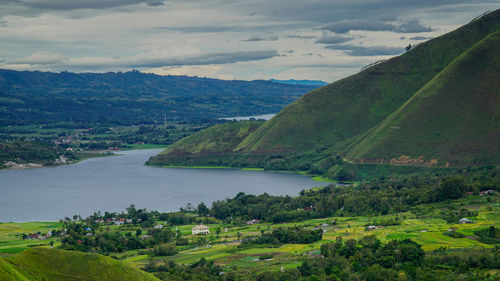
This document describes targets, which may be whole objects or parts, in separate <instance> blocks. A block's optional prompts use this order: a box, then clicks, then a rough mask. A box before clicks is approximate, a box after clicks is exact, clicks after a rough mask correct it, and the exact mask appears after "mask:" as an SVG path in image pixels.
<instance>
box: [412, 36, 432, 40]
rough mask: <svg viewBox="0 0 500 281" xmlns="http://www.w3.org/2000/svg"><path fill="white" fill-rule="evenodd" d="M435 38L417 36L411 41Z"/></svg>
mask: <svg viewBox="0 0 500 281" xmlns="http://www.w3.org/2000/svg"><path fill="white" fill-rule="evenodd" d="M432 38H433V37H425V36H415V37H411V38H410V39H411V40H429V39H432Z"/></svg>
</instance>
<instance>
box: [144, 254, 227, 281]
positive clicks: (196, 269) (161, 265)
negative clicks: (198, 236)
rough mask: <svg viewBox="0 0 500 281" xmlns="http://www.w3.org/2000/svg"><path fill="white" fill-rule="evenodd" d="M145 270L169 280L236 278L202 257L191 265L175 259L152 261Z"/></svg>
mask: <svg viewBox="0 0 500 281" xmlns="http://www.w3.org/2000/svg"><path fill="white" fill-rule="evenodd" d="M143 269H144V270H145V271H147V272H150V273H153V274H154V275H155V276H156V277H158V278H159V279H161V280H169V281H204V280H206V281H209V280H236V279H231V278H232V277H236V275H235V274H231V277H230V278H229V279H228V278H227V276H224V275H221V272H223V269H222V267H220V266H218V265H216V264H214V262H213V261H207V260H206V259H205V258H201V259H199V260H198V261H196V262H194V263H193V264H191V265H178V264H176V263H175V262H173V261H164V262H159V261H154V260H152V261H150V262H149V263H147V264H146V266H145V267H144V268H143Z"/></svg>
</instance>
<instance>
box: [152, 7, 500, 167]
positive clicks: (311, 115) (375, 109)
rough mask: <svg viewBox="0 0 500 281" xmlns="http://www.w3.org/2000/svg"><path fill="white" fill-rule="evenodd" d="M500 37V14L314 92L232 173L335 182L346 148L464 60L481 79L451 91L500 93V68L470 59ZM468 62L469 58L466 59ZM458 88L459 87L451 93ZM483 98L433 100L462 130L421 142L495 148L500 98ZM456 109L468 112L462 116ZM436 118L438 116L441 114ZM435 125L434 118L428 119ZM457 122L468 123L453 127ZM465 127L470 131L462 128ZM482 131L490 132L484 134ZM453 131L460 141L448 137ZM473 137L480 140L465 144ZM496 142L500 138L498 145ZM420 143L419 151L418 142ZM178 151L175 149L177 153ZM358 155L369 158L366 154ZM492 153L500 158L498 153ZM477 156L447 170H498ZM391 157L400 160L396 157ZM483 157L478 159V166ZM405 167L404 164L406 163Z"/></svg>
mask: <svg viewBox="0 0 500 281" xmlns="http://www.w3.org/2000/svg"><path fill="white" fill-rule="evenodd" d="M499 30H500V10H497V11H494V12H491V13H489V14H486V15H484V16H483V17H481V18H478V19H476V20H474V21H472V22H470V23H469V24H467V25H464V26H463V27H461V28H459V29H457V30H455V31H453V32H450V33H448V34H445V35H443V36H440V37H437V38H435V39H432V40H429V41H427V42H425V43H423V44H420V45H419V46H417V47H415V48H414V49H412V50H410V51H408V52H406V53H405V54H403V55H401V56H398V57H395V58H392V59H390V60H387V61H384V62H381V63H378V64H375V65H374V66H371V67H369V68H366V69H365V70H363V71H361V72H359V73H357V74H355V75H352V76H350V77H347V78H344V79H342V80H339V81H337V82H334V83H332V84H330V85H328V86H324V87H322V88H319V89H316V90H313V91H312V92H309V93H308V94H306V95H304V96H303V97H301V98H300V99H298V100H297V101H295V102H293V103H292V104H290V105H289V106H287V107H286V108H285V109H283V110H282V111H281V112H279V113H278V114H277V115H275V116H274V117H273V118H272V119H270V120H269V121H267V122H265V123H264V124H263V125H262V126H260V127H259V128H258V129H257V130H255V132H253V133H251V134H249V135H248V137H246V138H245V139H243V140H242V141H241V142H240V143H239V144H237V145H236V146H234V147H233V149H232V152H234V153H235V155H239V156H234V157H233V161H232V165H235V166H257V167H262V168H268V169H274V170H280V169H281V170H305V171H309V172H311V173H315V174H329V175H330V176H332V175H334V174H336V173H337V172H336V171H332V167H335V166H336V165H338V164H340V163H342V160H341V156H345V154H346V153H347V154H349V151H348V150H347V149H346V148H351V147H353V143H359V141H360V139H362V138H363V137H364V136H365V135H366V134H367V132H369V131H373V130H375V129H372V128H374V127H376V126H377V125H378V124H379V123H381V122H383V121H384V120H386V119H387V118H388V117H389V116H391V114H393V113H395V112H397V111H399V110H400V108H401V107H402V106H403V107H404V106H407V103H408V101H409V100H410V99H411V98H412V97H413V96H414V95H415V93H417V92H419V91H424V89H423V88H424V87H430V86H429V85H431V84H432V85H435V86H437V85H438V84H440V85H441V84H443V83H444V81H441V80H443V79H442V78H438V77H442V73H443V72H449V71H450V70H446V71H445V69H447V68H452V65H455V64H456V62H457V61H458V60H459V61H461V66H460V69H459V70H460V71H464V70H465V69H467V68H469V69H470V71H471V72H475V73H472V75H471V76H468V77H465V78H466V79H464V77H458V78H453V79H454V80H453V81H452V80H449V81H448V82H447V83H446V88H447V90H449V91H452V90H454V89H458V88H460V89H462V88H463V89H464V90H463V91H462V92H463V93H465V92H466V90H465V89H468V90H474V91H476V93H482V91H486V90H487V89H488V87H497V88H498V79H495V77H498V63H497V62H496V61H490V62H489V64H488V65H483V63H484V62H485V61H486V60H487V59H484V58H474V57H475V56H478V55H481V52H475V53H469V55H467V53H468V51H469V50H470V49H471V48H473V47H474V46H475V45H477V44H479V42H483V41H482V40H483V39H485V38H487V37H488V36H490V35H492V34H494V33H495V32H497V31H499ZM489 40H491V39H489ZM488 42H489V41H488ZM498 50H499V49H498V48H496V49H491V50H490V53H491V54H489V55H493V54H494V55H495V56H497V55H498ZM464 56H468V57H470V58H469V59H464V58H463V57H464ZM455 68H457V66H455ZM457 71H458V70H457ZM440 74H441V76H440ZM451 75H455V74H451ZM462 75H466V73H462ZM495 75H496V76H495ZM483 80H484V85H482V86H480V87H479V88H478V87H476V86H475V85H476V84H478V83H483ZM437 81H441V82H439V83H438V82H437ZM454 82H460V83H457V84H456V85H452V84H453V83H454ZM430 83H431V84H430ZM426 85H427V86H426ZM435 86H433V87H435ZM481 95H482V94H481ZM484 95H485V96H484V98H488V99H490V100H486V101H485V100H482V99H481V97H479V98H477V97H472V96H464V99H462V100H461V101H458V100H455V97H453V96H452V95H446V96H441V95H440V96H434V95H433V96H432V97H431V98H430V99H436V100H435V101H433V104H436V105H437V104H441V105H442V106H441V108H442V109H440V111H441V112H442V113H441V114H440V115H439V116H435V118H445V119H446V121H443V122H442V125H447V124H448V125H450V126H451V127H453V128H455V129H453V128H450V129H449V130H447V131H444V130H441V131H442V132H441V136H440V137H439V138H436V137H435V136H434V137H433V138H431V139H429V140H425V139H424V138H425V137H428V136H429V135H428V134H427V135H423V136H422V137H421V140H422V141H428V142H429V143H432V142H437V143H440V142H446V143H456V144H458V146H457V147H456V148H455V150H461V149H462V146H461V144H462V143H463V142H466V143H467V142H472V143H474V142H475V141H476V139H479V138H481V139H482V140H487V139H490V144H491V143H493V141H494V140H497V139H498V138H497V137H498V122H499V120H498V117H496V116H498V103H497V99H498V91H490V92H489V93H488V94H484ZM448 99H449V100H448ZM491 99H493V100H491ZM460 103H462V106H461V105H460ZM485 105H488V106H489V107H488V109H487V110H485V111H483V110H480V108H481V107H482V106H485ZM456 106H459V108H460V107H463V108H461V109H458V110H457V108H456ZM495 107H496V108H495ZM434 110H438V109H437V108H434ZM458 111H463V112H464V113H465V112H467V114H478V115H479V116H475V117H473V120H474V121H467V120H466V119H467V118H469V116H466V115H463V114H462V115H461V114H459V113H458ZM493 112H496V113H495V114H494V115H493V116H491V114H490V113H493ZM418 117H419V116H418V115H408V118H409V119H408V120H410V119H411V118H418ZM429 118H432V117H430V116H429V117H428V119H429ZM456 118H459V120H462V121H457V120H454V119H456ZM464 120H465V121H464ZM408 122H410V121H408ZM474 122H476V123H475V129H474V130H469V129H470V126H471V125H472V124H474ZM406 125H407V126H406V128H405V130H406V131H407V132H412V131H415V132H417V131H418V130H419V128H420V127H421V126H423V125H424V124H423V123H421V122H419V121H418V120H417V119H412V121H411V123H407V124H406ZM427 125H429V126H430V127H428V128H427V129H425V130H428V131H429V132H432V133H434V134H439V131H438V130H437V128H433V127H432V126H433V125H432V123H429V124H425V126H427ZM460 126H468V127H467V128H460ZM478 128H483V129H482V131H481V132H480V133H479V131H480V130H479V129H478ZM453 130H454V132H455V133H452V134H448V135H447V133H448V132H451V131H453ZM204 133H205V132H203V131H202V132H200V133H199V134H200V135H199V136H198V137H197V138H191V139H190V141H193V143H192V144H191V146H193V147H196V146H197V145H198V144H197V143H196V142H194V141H196V140H198V139H203V136H202V135H203V134H204ZM467 133H473V134H475V135H473V136H468V137H466V136H463V134H467ZM492 136H496V137H494V138H492ZM436 139H438V140H436ZM415 143H416V144H417V146H418V142H415ZM184 145H185V143H184ZM176 146H177V145H176V144H174V146H173V148H175V147H176ZM366 146H367V141H365V142H363V147H366ZM414 146H415V145H414ZM418 148H419V149H420V148H421V150H422V152H421V154H419V155H425V156H426V157H429V159H435V158H438V159H446V157H445V156H444V155H448V156H449V155H450V153H453V152H449V146H447V145H441V144H439V145H437V146H435V147H434V146H433V147H431V146H430V145H426V146H418ZM226 149H227V147H226ZM389 149H390V148H389ZM426 149H428V150H426ZM424 150H425V151H424ZM487 150H488V148H487V147H486V148H484V149H483V150H481V151H482V152H481V154H482V155H484V153H483V152H484V151H487ZM172 151H174V149H173V150H171V151H166V152H165V154H164V156H163V159H164V160H165V161H163V162H162V164H165V165H168V164H170V163H169V159H171V158H169V157H168V156H165V155H169V154H172ZM356 151H360V152H362V151H363V149H357V150H356ZM379 151H380V153H382V154H383V153H385V151H381V150H379ZM447 151H448V152H447ZM490 152H492V153H497V154H498V151H497V150H494V151H490ZM391 153H392V151H391ZM398 153H399V154H397V155H396V156H398V157H399V156H400V155H406V154H404V153H403V152H398ZM475 153H477V149H476V148H474V149H469V148H467V149H464V151H460V153H457V154H455V155H456V156H457V157H455V156H454V157H451V158H450V161H445V162H450V163H449V164H450V165H455V164H456V165H459V164H460V165H464V164H467V165H470V164H475V163H477V164H480V163H489V162H491V161H490V160H487V159H486V160H481V159H476V157H475V156H474V155H473V154H475ZM374 154H375V156H374ZM374 154H368V155H367V157H368V156H369V157H381V156H379V155H377V154H376V153H375V152H374ZM435 154H436V155H435ZM360 155H362V156H363V155H364V154H360ZM434 155H435V156H434ZM195 157H197V155H196V153H194V154H192V155H191V156H189V157H188V158H189V159H188V158H185V159H184V160H183V161H184V162H185V164H188V165H190V161H191V159H192V158H195ZM224 157H225V156H221V155H218V154H216V153H214V154H213V155H211V156H210V157H208V158H203V161H208V162H211V163H218V162H224V161H220V160H221V158H224ZM356 157H357V158H356V159H358V158H359V156H356ZM363 157H364V156H363ZM383 157H387V156H385V155H384V156H383ZM390 157H393V154H391V155H390ZM481 157H482V156H479V158H481ZM495 157H496V156H495ZM352 158H355V157H352ZM198 160H199V161H196V162H197V163H196V164H197V165H202V164H203V163H202V162H203V161H201V160H200V159H198ZM404 160H405V159H404V157H403V159H402V161H404ZM455 160H456V162H455ZM493 160H494V159H493ZM160 162H161V161H160ZM226 162H227V161H226ZM433 163H434V162H433ZM176 164H179V163H178V162H177V163H176Z"/></svg>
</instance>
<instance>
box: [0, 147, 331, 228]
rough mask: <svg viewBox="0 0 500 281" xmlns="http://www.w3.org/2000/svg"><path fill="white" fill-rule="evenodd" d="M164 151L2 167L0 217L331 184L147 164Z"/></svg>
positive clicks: (173, 207) (167, 207)
mask: <svg viewBox="0 0 500 281" xmlns="http://www.w3.org/2000/svg"><path fill="white" fill-rule="evenodd" d="M160 151H161V149H148V150H133V151H124V152H120V154H121V155H119V156H114V157H105V158H94V159H88V160H85V161H83V162H80V163H77V164H73V165H67V166H59V167H51V168H38V169H26V170H0V222H23V221H42V220H47V221H54V220H59V219H62V218H64V217H66V216H68V217H72V216H73V215H81V216H82V217H86V216H88V215H91V214H92V213H93V212H97V211H101V212H104V211H109V212H115V211H123V210H125V208H126V207H128V206H130V204H134V205H135V206H136V207H137V208H146V209H148V210H157V211H164V212H166V211H177V210H179V208H180V207H183V206H185V205H186V204H187V203H191V204H193V205H194V206H196V205H197V204H199V203H200V202H205V204H207V205H211V203H212V202H213V201H216V200H223V199H225V198H231V197H233V196H235V195H236V194H237V193H238V192H245V193H248V194H256V195H257V194H262V193H265V192H266V193H268V194H271V195H291V196H295V195H297V194H298V192H300V191H301V190H302V189H308V188H312V187H315V186H325V185H327V183H324V182H316V181H314V180H312V179H311V178H310V177H308V176H305V175H300V174H292V173H273V172H264V171H242V170H237V169H184V168H160V167H150V166H145V165H144V162H145V161H146V160H147V159H148V158H149V157H150V156H153V155H156V154H158V153H159V152H160Z"/></svg>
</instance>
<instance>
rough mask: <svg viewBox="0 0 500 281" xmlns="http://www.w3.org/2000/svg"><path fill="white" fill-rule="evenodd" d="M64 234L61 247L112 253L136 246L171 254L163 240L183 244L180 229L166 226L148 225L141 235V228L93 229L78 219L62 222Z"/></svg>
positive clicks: (172, 250)
mask: <svg viewBox="0 0 500 281" xmlns="http://www.w3.org/2000/svg"><path fill="white" fill-rule="evenodd" d="M63 227H64V228H65V229H66V234H67V235H66V236H65V237H64V238H63V239H62V240H61V242H62V248H63V249H68V250H77V251H82V252H89V251H91V252H98V253H104V254H107V253H113V252H123V251H129V250H136V249H146V248H153V249H154V251H153V254H155V255H168V253H170V254H172V253H173V252H174V250H175V247H174V249H172V248H171V246H170V245H167V244H166V243H177V242H179V243H180V244H185V240H184V239H183V238H182V236H181V235H180V233H177V234H176V233H174V232H173V231H172V230H170V228H162V229H148V230H147V232H146V234H145V235H141V234H143V231H142V229H141V228H139V229H136V230H135V231H128V232H124V233H123V232H121V231H109V230H105V231H96V230H95V229H91V228H90V227H88V226H87V225H84V224H82V223H79V222H65V223H64V226H63Z"/></svg>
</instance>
